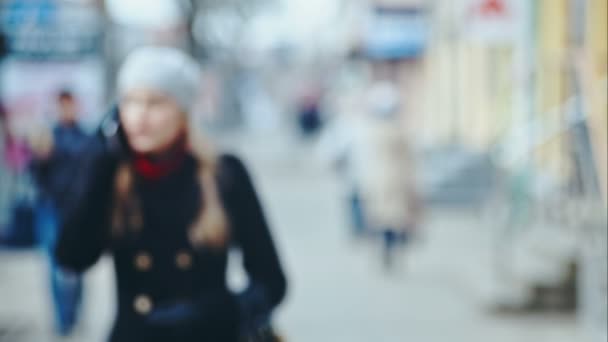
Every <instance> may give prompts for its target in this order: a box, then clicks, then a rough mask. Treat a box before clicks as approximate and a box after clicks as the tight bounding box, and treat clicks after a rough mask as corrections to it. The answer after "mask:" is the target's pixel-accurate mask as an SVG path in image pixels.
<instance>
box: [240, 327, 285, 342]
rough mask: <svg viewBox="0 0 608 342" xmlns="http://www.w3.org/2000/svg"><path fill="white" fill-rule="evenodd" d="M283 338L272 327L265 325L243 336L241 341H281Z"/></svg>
mask: <svg viewBox="0 0 608 342" xmlns="http://www.w3.org/2000/svg"><path fill="white" fill-rule="evenodd" d="M283 341H284V340H283V339H282V338H281V337H279V335H277V334H276V333H275V331H274V329H273V328H272V326H270V325H267V326H263V327H260V328H258V329H257V330H255V331H253V332H251V333H249V334H247V335H245V336H243V337H242V338H241V342H283Z"/></svg>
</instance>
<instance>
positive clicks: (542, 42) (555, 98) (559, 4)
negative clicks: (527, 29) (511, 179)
mask: <svg viewBox="0 0 608 342" xmlns="http://www.w3.org/2000/svg"><path fill="white" fill-rule="evenodd" d="M536 5H537V10H536V13H537V17H536V25H537V30H536V48H537V50H536V54H537V60H536V71H537V78H536V94H535V95H536V99H535V113H536V115H538V118H539V119H540V121H541V122H543V124H544V126H545V127H547V128H549V127H563V126H564V124H565V121H564V112H563V111H561V110H559V108H560V107H561V106H562V105H563V104H564V102H565V101H566V100H567V98H568V97H569V96H571V95H572V93H571V92H570V91H569V90H568V78H567V75H568V73H567V71H568V69H567V68H568V64H567V62H568V60H567V58H568V48H569V47H568V39H567V38H568V25H569V22H568V0H537V4H536ZM567 146H568V135H567V134H563V135H560V136H557V137H554V138H553V139H550V140H549V141H546V142H545V144H543V145H542V146H539V147H538V148H537V149H536V150H535V160H536V164H537V167H538V168H539V170H540V171H541V172H542V173H545V174H548V175H551V176H553V177H554V178H555V179H556V180H557V181H565V180H567V179H568V177H569V175H570V173H571V165H572V164H571V160H570V155H569V154H568V152H567V151H568V148H567Z"/></svg>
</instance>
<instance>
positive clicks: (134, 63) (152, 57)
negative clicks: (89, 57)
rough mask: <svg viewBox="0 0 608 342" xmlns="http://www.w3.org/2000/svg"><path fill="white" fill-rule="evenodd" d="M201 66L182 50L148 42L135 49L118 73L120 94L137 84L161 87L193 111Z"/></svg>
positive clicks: (159, 89)
mask: <svg viewBox="0 0 608 342" xmlns="http://www.w3.org/2000/svg"><path fill="white" fill-rule="evenodd" d="M200 77H201V69H200V67H199V65H198V64H197V63H196V61H195V60H194V59H193V58H192V57H190V56H189V55H187V54H186V53H184V52H182V51H181V50H178V49H175V48H170V47H162V46H144V47H140V48H137V49H135V50H134V51H133V52H131V53H130V54H129V55H128V56H127V58H126V60H125V62H124V63H123V65H122V67H121V69H120V72H119V74H118V96H119V97H123V96H124V95H125V93H126V92H128V91H129V90H132V89H136V88H148V89H153V90H157V91H160V92H162V93H164V94H166V95H168V96H170V97H172V98H173V99H175V101H176V102H177V103H178V104H179V105H180V106H181V107H182V109H184V110H185V111H186V112H189V111H190V110H191V109H192V106H193V105H194V102H195V101H196V97H197V95H198V91H199V89H200Z"/></svg>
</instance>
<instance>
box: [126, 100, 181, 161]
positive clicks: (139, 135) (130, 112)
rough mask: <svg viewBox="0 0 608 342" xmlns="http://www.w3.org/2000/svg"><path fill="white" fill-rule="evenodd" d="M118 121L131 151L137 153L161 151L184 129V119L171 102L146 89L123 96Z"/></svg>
mask: <svg viewBox="0 0 608 342" xmlns="http://www.w3.org/2000/svg"><path fill="white" fill-rule="evenodd" d="M120 121H121V124H122V127H123V129H124V132H125V134H126V137H127V140H128V142H129V145H130V147H131V149H133V150H134V151H135V152H137V153H160V152H163V151H165V150H166V149H168V148H170V147H171V145H172V144H173V143H174V142H175V141H176V140H177V138H178V136H179V135H180V134H182V133H183V132H184V131H185V128H186V115H185V114H184V113H183V111H182V110H181V109H180V107H179V106H178V104H177V103H176V102H175V100H173V99H172V98H171V97H169V96H166V95H164V94H163V93H161V92H158V91H154V90H150V89H134V90H131V91H129V92H127V93H126V94H125V96H124V97H123V99H122V101H121V103H120Z"/></svg>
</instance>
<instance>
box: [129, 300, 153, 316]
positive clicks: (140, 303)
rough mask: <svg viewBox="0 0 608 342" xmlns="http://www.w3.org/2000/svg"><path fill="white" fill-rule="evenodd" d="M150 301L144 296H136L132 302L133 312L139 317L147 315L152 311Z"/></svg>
mask: <svg viewBox="0 0 608 342" xmlns="http://www.w3.org/2000/svg"><path fill="white" fill-rule="evenodd" d="M152 306H153V304H152V300H151V299H150V297H148V296H146V295H138V296H136V297H135V300H134V301H133V308H134V309H135V312H137V313H138V314H140V315H147V314H149V313H150V312H151V311H152Z"/></svg>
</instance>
